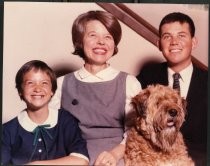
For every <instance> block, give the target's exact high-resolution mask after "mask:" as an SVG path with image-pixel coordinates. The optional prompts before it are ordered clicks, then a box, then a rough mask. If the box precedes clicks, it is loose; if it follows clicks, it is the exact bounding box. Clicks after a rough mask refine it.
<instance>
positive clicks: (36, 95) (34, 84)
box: [20, 69, 53, 111]
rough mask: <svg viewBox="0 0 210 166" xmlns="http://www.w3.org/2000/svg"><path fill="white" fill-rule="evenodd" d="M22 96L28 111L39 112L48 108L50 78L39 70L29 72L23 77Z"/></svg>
mask: <svg viewBox="0 0 210 166" xmlns="http://www.w3.org/2000/svg"><path fill="white" fill-rule="evenodd" d="M22 89H23V92H22V93H21V94H20V95H22V97H23V99H24V101H25V102H26V105H27V108H28V109H29V110H31V111H32V110H33V111H35V110H39V109H43V108H47V107H48V102H49V101H50V99H51V97H52V95H53V92H52V84H51V80H50V77H49V76H48V75H47V74H46V73H45V72H42V71H40V70H38V71H35V70H33V69H32V70H30V71H29V72H27V73H26V74H25V75H24V77H23V83H22Z"/></svg>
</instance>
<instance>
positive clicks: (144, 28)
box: [97, 3, 208, 70]
mask: <svg viewBox="0 0 210 166" xmlns="http://www.w3.org/2000/svg"><path fill="white" fill-rule="evenodd" d="M97 4H98V5H99V6H100V7H102V8H103V9H104V10H106V11H108V12H110V13H111V14H113V15H114V16H115V17H116V18H118V19H119V20H120V21H122V22H123V23H124V24H126V25H127V26H128V27H130V28H131V29H133V30H134V31H135V32H136V33H138V34H139V35H141V36H142V37H143V38H145V39H146V40H147V41H149V42H151V43H152V44H153V45H155V46H156V43H157V40H158V39H159V34H158V30H157V29H156V28H155V27H153V26H152V25H151V24H150V23H148V22H147V21H146V20H144V19H143V18H141V17H140V16H139V15H138V14H136V13H135V12H133V11H132V10H131V9H130V8H128V7H127V6H125V5H124V4H122V3H97ZM192 61H193V63H194V64H195V65H196V66H198V67H200V68H202V69H204V70H208V67H207V66H206V65H204V64H203V63H201V62H200V61H199V60H198V59H196V58H195V57H193V56H192Z"/></svg>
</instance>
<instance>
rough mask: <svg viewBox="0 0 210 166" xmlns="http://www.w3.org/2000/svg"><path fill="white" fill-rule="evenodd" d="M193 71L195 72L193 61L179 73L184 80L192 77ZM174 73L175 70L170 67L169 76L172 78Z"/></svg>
mask: <svg viewBox="0 0 210 166" xmlns="http://www.w3.org/2000/svg"><path fill="white" fill-rule="evenodd" d="M192 72H193V65H192V63H190V65H189V66H187V67H186V68H185V69H183V70H182V71H180V72H179V74H180V76H181V79H182V80H183V81H184V80H186V79H188V78H189V77H191V75H192ZM174 73H175V72H174V71H173V70H172V69H171V68H168V75H169V78H172V76H173V74H174Z"/></svg>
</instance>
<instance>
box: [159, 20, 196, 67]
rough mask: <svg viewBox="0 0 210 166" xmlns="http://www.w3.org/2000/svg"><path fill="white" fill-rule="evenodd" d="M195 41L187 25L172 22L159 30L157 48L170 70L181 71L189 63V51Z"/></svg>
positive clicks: (194, 44) (193, 46)
mask: <svg viewBox="0 0 210 166" xmlns="http://www.w3.org/2000/svg"><path fill="white" fill-rule="evenodd" d="M196 44H197V41H196V39H195V37H191V34H190V30H189V25H188V24H187V23H180V22H172V23H167V24H164V25H163V26H162V28H161V36H160V42H159V48H160V50H161V51H162V53H163V56H164V57H165V58H166V60H167V61H168V64H169V66H170V67H172V68H176V69H178V70H182V69H183V68H185V67H187V66H188V65H189V64H190V63H191V51H192V49H194V48H195V46H196Z"/></svg>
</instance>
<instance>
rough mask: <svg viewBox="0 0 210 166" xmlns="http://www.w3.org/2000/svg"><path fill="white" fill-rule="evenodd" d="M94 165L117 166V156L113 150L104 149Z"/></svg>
mask: <svg viewBox="0 0 210 166" xmlns="http://www.w3.org/2000/svg"><path fill="white" fill-rule="evenodd" d="M94 165H96V166H97V165H101V166H116V165H117V158H116V157H115V155H114V154H113V153H112V152H108V151H104V152H102V153H101V154H100V155H99V156H98V158H97V159H96V161H95V164H94Z"/></svg>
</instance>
